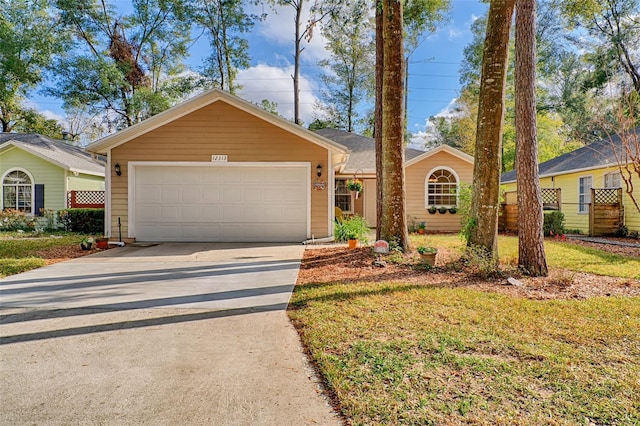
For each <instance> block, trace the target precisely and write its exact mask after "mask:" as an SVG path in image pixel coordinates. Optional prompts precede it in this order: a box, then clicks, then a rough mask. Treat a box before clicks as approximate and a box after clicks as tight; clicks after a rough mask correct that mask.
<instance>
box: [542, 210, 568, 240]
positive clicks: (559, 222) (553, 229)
mask: <svg viewBox="0 0 640 426" xmlns="http://www.w3.org/2000/svg"><path fill="white" fill-rule="evenodd" d="M543 228H544V235H545V236H547V237H548V236H550V235H564V234H565V229H564V213H562V212H560V211H557V210H556V211H552V212H549V213H545V214H544V225H543Z"/></svg>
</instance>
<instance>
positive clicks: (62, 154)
mask: <svg viewBox="0 0 640 426" xmlns="http://www.w3.org/2000/svg"><path fill="white" fill-rule="evenodd" d="M5 142H11V143H13V144H15V145H16V146H18V147H21V148H22V149H24V150H25V151H27V152H31V153H33V154H35V155H39V156H40V157H44V158H47V159H49V160H51V161H52V162H54V163H56V164H58V165H62V166H63V167H64V168H66V169H68V170H71V171H79V172H90V173H91V174H96V175H100V176H104V162H103V161H99V160H95V159H93V158H92V157H91V154H90V153H88V152H87V151H85V150H84V149H82V148H80V147H78V146H75V145H71V144H68V143H66V142H64V141H61V140H57V139H51V138H48V137H46V136H43V135H39V134H37V133H4V132H3V133H0V145H2V144H4V143H5Z"/></svg>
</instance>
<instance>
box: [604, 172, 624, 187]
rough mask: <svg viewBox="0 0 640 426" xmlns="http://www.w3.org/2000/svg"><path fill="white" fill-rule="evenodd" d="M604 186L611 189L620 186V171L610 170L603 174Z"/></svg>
mask: <svg viewBox="0 0 640 426" xmlns="http://www.w3.org/2000/svg"><path fill="white" fill-rule="evenodd" d="M604 187H605V188H611V189H614V188H622V179H621V177H620V172H611V173H607V174H606V175H604Z"/></svg>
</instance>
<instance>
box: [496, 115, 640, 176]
mask: <svg viewBox="0 0 640 426" xmlns="http://www.w3.org/2000/svg"><path fill="white" fill-rule="evenodd" d="M631 132H635V133H636V135H638V136H640V127H636V128H635V129H634V130H632V131H631ZM623 149H624V148H623V143H622V139H621V137H620V135H619V134H616V135H613V136H612V137H611V139H609V138H605V139H601V140H599V141H596V142H593V143H591V144H589V145H586V146H583V147H582V148H578V149H576V150H575V151H571V152H567V153H566V154H562V155H561V156H559V157H556V158H553V159H551V160H548V161H545V162H544V163H540V165H539V166H538V167H539V172H538V173H539V174H540V177H541V178H542V177H549V176H556V175H562V174H568V173H576V172H580V171H586V170H593V169H600V168H603V167H611V166H616V165H617V164H618V160H617V158H616V152H618V153H620V152H621V150H623ZM618 155H619V154H618ZM516 178H517V174H516V171H515V170H511V171H510V172H507V173H503V174H502V178H501V179H500V182H501V183H510V182H515V180H516Z"/></svg>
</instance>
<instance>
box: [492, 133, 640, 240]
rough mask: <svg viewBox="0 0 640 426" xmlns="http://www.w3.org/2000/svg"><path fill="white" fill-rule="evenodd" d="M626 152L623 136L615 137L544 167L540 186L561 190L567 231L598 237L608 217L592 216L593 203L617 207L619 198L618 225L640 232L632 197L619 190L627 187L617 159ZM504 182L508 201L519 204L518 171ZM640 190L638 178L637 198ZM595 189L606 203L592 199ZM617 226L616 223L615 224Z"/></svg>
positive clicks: (503, 179)
mask: <svg viewBox="0 0 640 426" xmlns="http://www.w3.org/2000/svg"><path fill="white" fill-rule="evenodd" d="M635 132H636V133H637V134H638V133H640V127H639V128H636V129H635ZM622 152H624V147H623V143H622V140H621V139H620V137H619V136H614V137H613V138H612V139H611V140H610V139H603V140H600V141H597V142H594V143H592V144H590V145H587V146H584V147H582V148H579V149H577V150H575V151H572V152H569V153H566V154H563V155H561V156H559V157H556V158H554V159H551V160H549V161H545V162H544V163H541V164H540V166H539V170H540V171H539V173H540V187H541V188H553V189H556V190H558V189H559V190H560V191H559V192H558V194H559V197H560V200H559V205H558V206H557V208H559V209H560V210H561V211H562V213H564V216H565V228H567V229H569V230H580V231H581V232H582V233H585V234H594V233H595V232H594V226H597V225H598V222H599V221H601V220H606V219H607V218H606V217H602V218H601V217H597V218H596V217H592V215H593V211H592V210H591V209H592V207H593V206H594V203H593V201H596V202H597V203H602V204H604V203H608V204H615V202H614V201H616V200H617V197H618V196H619V197H620V200H621V204H622V206H621V207H622V208H621V209H620V219H619V220H618V218H615V220H616V222H615V223H618V222H620V224H625V225H626V226H627V228H628V229H629V230H630V231H640V214H639V213H638V211H637V209H636V208H635V206H634V204H633V202H632V200H631V198H630V197H629V195H628V194H627V193H626V191H625V190H624V189H620V190H619V191H617V189H619V188H623V187H624V182H623V181H622V179H621V176H620V170H619V167H618V160H617V158H616V154H617V155H618V156H619V155H620V153H622ZM501 182H502V184H503V188H504V189H505V191H506V192H507V200H506V202H507V203H508V204H515V203H516V201H515V198H516V197H515V193H516V191H517V185H516V172H515V170H514V171H510V172H507V173H504V174H503V175H502V178H501ZM638 187H640V181H638V180H637V176H636V182H635V190H634V195H635V197H636V198H638V197H640V189H638ZM592 189H595V192H593V194H599V193H601V194H603V197H604V198H605V199H604V200H603V201H602V202H601V201H600V200H592ZM509 192H511V194H513V196H512V197H509ZM547 201H550V200H547ZM547 201H545V203H546V202H547ZM590 212H591V213H590ZM609 216H611V213H609ZM594 222H595V223H594ZM613 225H615V224H614V223H613V222H612V226H613ZM614 230H615V229H614Z"/></svg>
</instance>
